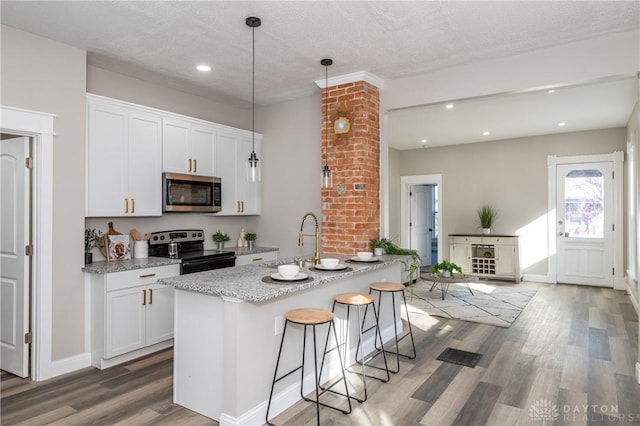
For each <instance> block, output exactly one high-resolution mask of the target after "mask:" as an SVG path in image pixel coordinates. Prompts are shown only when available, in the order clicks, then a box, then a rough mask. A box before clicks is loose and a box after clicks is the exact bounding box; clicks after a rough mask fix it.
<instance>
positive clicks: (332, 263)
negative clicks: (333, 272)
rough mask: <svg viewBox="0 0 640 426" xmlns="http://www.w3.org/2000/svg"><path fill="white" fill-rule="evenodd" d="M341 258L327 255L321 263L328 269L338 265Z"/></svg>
mask: <svg viewBox="0 0 640 426" xmlns="http://www.w3.org/2000/svg"><path fill="white" fill-rule="evenodd" d="M338 262H339V259H335V258H333V257H327V258H325V259H320V264H321V265H322V266H324V267H325V268H327V269H334V268H335V267H336V266H338Z"/></svg>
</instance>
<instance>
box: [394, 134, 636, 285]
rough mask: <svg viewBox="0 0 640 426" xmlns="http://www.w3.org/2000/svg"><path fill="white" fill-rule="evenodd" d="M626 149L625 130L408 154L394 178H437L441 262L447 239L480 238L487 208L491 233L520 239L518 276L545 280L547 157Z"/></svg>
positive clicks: (402, 160)
mask: <svg viewBox="0 0 640 426" xmlns="http://www.w3.org/2000/svg"><path fill="white" fill-rule="evenodd" d="M625 144H626V129H625V128H619V129H607V130H594V131H588V132H575V133H565V134H558V135H548V136H536V137H529V138H521V139H511V140H502V141H495V142H482V143H473V144H466V145H457V146H451V147H442V148H431V149H415V150H407V151H400V153H399V156H400V164H399V174H400V175H401V176H410V175H422V174H441V175H442V188H441V193H440V194H441V195H440V202H441V205H440V214H441V217H442V218H443V225H444V229H443V235H444V236H445V238H444V240H443V243H444V245H443V253H442V257H443V258H448V257H449V255H448V254H449V241H448V238H447V237H446V236H448V235H449V234H453V233H479V229H478V226H477V213H476V210H477V208H478V207H480V206H481V205H483V204H491V205H492V206H493V207H495V208H496V209H497V210H498V217H497V219H496V223H495V226H494V227H493V228H492V232H495V233H505V234H519V235H522V238H521V242H522V246H523V247H522V252H521V258H522V260H523V262H524V265H523V266H524V267H525V269H524V270H523V273H525V274H535V275H546V274H547V234H546V232H547V230H546V216H545V214H546V211H547V205H548V201H547V198H548V197H547V194H548V186H547V181H548V179H547V156H548V155H558V156H562V155H582V154H605V153H611V152H614V151H624V150H625V149H626V146H625ZM396 188H397V191H398V192H399V189H400V186H399V185H398V186H397V187H396ZM390 192H391V193H393V192H394V190H393V188H391V191H390ZM399 208H400V207H399V203H398V204H396V212H395V214H396V215H397V217H400V210H399Z"/></svg>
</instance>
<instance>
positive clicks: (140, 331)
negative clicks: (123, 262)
mask: <svg viewBox="0 0 640 426" xmlns="http://www.w3.org/2000/svg"><path fill="white" fill-rule="evenodd" d="M88 275H89V278H88V280H89V285H90V292H91V355H92V356H91V358H92V364H93V365H94V366H96V367H98V368H106V367H110V366H111V365H116V364H119V363H121V362H125V361H128V360H130V359H133V358H136V357H138V356H142V355H145V354H147V353H150V352H153V351H155V350H159V349H162V348H164V347H168V346H171V344H172V339H173V309H174V307H173V292H174V289H173V287H171V286H164V285H160V284H157V283H156V281H157V280H158V279H160V278H166V277H172V276H176V275H180V266H179V265H167V266H159V267H154V268H145V269H136V270H132V271H123V272H114V273H108V274H88Z"/></svg>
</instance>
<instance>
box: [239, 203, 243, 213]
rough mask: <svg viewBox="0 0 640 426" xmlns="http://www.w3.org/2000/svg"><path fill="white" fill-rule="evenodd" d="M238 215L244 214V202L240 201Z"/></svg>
mask: <svg viewBox="0 0 640 426" xmlns="http://www.w3.org/2000/svg"><path fill="white" fill-rule="evenodd" d="M240 213H244V201H240Z"/></svg>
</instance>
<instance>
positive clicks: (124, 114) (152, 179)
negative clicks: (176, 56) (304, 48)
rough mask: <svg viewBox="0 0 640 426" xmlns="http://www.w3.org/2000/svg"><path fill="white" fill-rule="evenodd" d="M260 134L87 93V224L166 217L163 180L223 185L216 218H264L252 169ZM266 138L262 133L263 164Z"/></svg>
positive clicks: (260, 140)
mask: <svg viewBox="0 0 640 426" xmlns="http://www.w3.org/2000/svg"><path fill="white" fill-rule="evenodd" d="M253 136H254V135H253V133H252V132H250V131H247V130H241V129H236V128H233V127H228V126H224V125H221V124H216V123H211V122H208V121H203V120H199V119H196V118H191V117H186V116H182V115H178V114H173V113H170V112H166V111H161V110H157V109H154V108H149V107H144V106H140V105H135V104H131V103H128V102H123V101H118V100H116V99H110V98H106V97H103V96H97V95H92V94H87V161H86V164H87V184H86V190H87V194H86V216H87V217H122V216H124V217H128V216H161V215H162V173H163V172H171V173H186V174H195V175H201V176H216V177H221V178H222V211H221V212H219V213H216V214H215V215H217V216H225V215H227V216H237V215H259V214H260V211H261V193H262V189H261V183H260V182H248V181H247V180H246V178H245V165H246V163H247V160H248V158H249V155H250V154H251V151H252V149H253V146H252V140H253ZM261 142H262V135H261V134H258V133H256V134H255V151H256V154H257V155H258V158H259V159H260V161H262V157H261V150H260V148H261Z"/></svg>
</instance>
